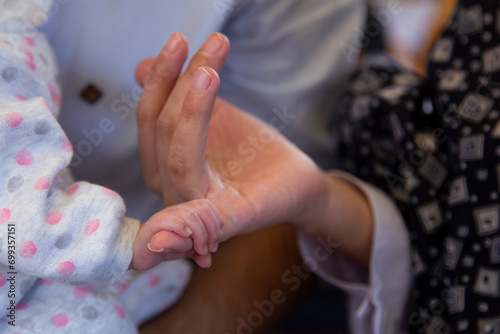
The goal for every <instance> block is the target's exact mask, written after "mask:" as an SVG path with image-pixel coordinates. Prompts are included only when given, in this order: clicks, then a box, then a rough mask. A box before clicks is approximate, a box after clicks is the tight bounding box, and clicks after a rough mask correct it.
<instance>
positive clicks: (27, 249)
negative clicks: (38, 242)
mask: <svg viewBox="0 0 500 334" xmlns="http://www.w3.org/2000/svg"><path fill="white" fill-rule="evenodd" d="M35 254H36V246H35V244H34V243H33V241H25V242H23V243H22V244H21V246H20V247H19V255H20V256H21V257H22V258H23V259H31V258H32V257H33V256H35Z"/></svg>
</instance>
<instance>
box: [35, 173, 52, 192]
mask: <svg viewBox="0 0 500 334" xmlns="http://www.w3.org/2000/svg"><path fill="white" fill-rule="evenodd" d="M49 187H50V179H49V177H48V176H42V177H41V178H39V179H38V180H36V182H35V185H34V186H33V189H34V190H45V189H49Z"/></svg>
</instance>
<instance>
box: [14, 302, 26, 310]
mask: <svg viewBox="0 0 500 334" xmlns="http://www.w3.org/2000/svg"><path fill="white" fill-rule="evenodd" d="M27 308H28V304H26V303H23V302H19V303H18V304H17V305H16V310H17V311H24V310H26V309H27Z"/></svg>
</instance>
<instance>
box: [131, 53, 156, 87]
mask: <svg viewBox="0 0 500 334" xmlns="http://www.w3.org/2000/svg"><path fill="white" fill-rule="evenodd" d="M155 61H156V58H146V59H143V60H141V62H140V63H139V65H137V67H136V68H135V72H134V78H135V81H136V82H137V84H138V85H139V86H141V87H144V84H145V82H146V79H147V78H148V77H149V73H151V69H152V68H153V64H154V63H155Z"/></svg>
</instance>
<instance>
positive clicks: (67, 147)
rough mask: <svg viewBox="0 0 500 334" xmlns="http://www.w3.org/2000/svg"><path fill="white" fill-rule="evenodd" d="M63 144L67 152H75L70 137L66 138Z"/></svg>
mask: <svg viewBox="0 0 500 334" xmlns="http://www.w3.org/2000/svg"><path fill="white" fill-rule="evenodd" d="M61 146H62V148H63V150H65V151H66V152H73V145H71V143H70V142H69V140H68V138H64V140H63V142H62V145H61Z"/></svg>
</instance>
